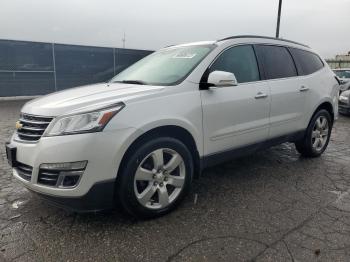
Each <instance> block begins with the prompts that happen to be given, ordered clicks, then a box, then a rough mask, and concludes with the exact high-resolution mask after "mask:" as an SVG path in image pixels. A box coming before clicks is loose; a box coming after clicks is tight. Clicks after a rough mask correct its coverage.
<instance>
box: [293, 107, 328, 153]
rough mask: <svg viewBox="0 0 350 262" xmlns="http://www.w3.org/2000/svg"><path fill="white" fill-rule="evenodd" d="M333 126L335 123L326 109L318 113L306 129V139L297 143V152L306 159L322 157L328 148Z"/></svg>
mask: <svg viewBox="0 0 350 262" xmlns="http://www.w3.org/2000/svg"><path fill="white" fill-rule="evenodd" d="M319 121H320V122H319ZM324 121H326V122H324ZM323 125H325V126H323ZM332 126H333V121H332V117H331V115H330V114H329V112H328V111H327V110H324V109H321V110H319V111H317V112H316V113H315V114H314V116H313V117H312V119H311V121H310V123H309V126H308V128H307V129H306V132H305V136H304V138H303V139H301V140H299V141H297V142H295V147H296V149H297V151H298V152H299V153H300V154H301V155H302V156H304V157H319V156H320V155H322V153H323V152H324V151H325V150H326V148H327V146H328V143H329V139H330V136H331V132H332ZM317 141H318V142H317Z"/></svg>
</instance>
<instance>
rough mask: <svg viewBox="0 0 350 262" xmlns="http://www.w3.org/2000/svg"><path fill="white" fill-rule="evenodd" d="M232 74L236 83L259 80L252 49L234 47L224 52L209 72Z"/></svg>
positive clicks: (249, 47) (246, 46) (247, 46)
mask: <svg viewBox="0 0 350 262" xmlns="http://www.w3.org/2000/svg"><path fill="white" fill-rule="evenodd" d="M213 71H226V72H230V73H234V74H235V76H236V79H237V81H238V83H245V82H253V81H258V80H260V74H259V69H258V64H257V61H256V58H255V53H254V49H253V47H252V46H250V45H244V46H236V47H232V48H230V49H227V50H226V51H224V52H223V53H222V54H221V55H220V56H219V57H218V59H216V60H215V62H214V63H213V64H212V66H211V67H210V69H209V72H213Z"/></svg>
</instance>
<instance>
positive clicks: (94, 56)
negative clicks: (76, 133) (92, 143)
mask: <svg viewBox="0 0 350 262" xmlns="http://www.w3.org/2000/svg"><path fill="white" fill-rule="evenodd" d="M151 52H152V51H148V50H135V49H122V48H106V47H92V46H78V45H64V44H55V43H38V42H27V41H13V40H0V97H1V96H35V95H43V94H48V93H51V92H54V91H59V90H63V89H66V88H70V87H74V86H79V85H85V84H91V83H98V82H104V81H107V80H108V79H110V78H112V77H113V76H114V75H115V74H117V73H119V72H120V71H121V70H123V69H124V68H126V67H128V66H129V65H131V64H133V63H135V62H136V61H138V60H139V59H141V58H143V57H144V56H146V55H148V54H150V53H151Z"/></svg>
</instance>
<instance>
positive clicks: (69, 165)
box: [40, 161, 87, 170]
mask: <svg viewBox="0 0 350 262" xmlns="http://www.w3.org/2000/svg"><path fill="white" fill-rule="evenodd" d="M86 164H87V161H78V162H66V163H50V164H41V165H40V168H41V169H48V170H79V169H84V168H85V167H86Z"/></svg>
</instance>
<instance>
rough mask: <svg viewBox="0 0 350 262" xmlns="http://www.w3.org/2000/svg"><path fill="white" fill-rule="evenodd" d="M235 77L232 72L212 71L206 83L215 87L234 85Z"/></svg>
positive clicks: (235, 82) (235, 83)
mask: <svg viewBox="0 0 350 262" xmlns="http://www.w3.org/2000/svg"><path fill="white" fill-rule="evenodd" d="M237 84H238V83H237V79H236V77H235V75H234V74H233V73H230V72H225V71H214V72H211V73H210V74H209V76H208V85H209V86H215V87H225V86H236V85H237Z"/></svg>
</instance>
